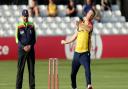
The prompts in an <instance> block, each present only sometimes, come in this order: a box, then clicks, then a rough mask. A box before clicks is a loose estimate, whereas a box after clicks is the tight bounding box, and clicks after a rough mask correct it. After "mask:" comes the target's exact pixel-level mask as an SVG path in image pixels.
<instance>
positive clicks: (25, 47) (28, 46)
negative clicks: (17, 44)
mask: <svg viewBox="0 0 128 89" xmlns="http://www.w3.org/2000/svg"><path fill="white" fill-rule="evenodd" d="M23 49H24V51H25V52H29V51H30V50H31V45H26V46H24V48H23Z"/></svg>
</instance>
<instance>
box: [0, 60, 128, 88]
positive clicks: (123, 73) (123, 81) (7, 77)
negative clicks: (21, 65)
mask: <svg viewBox="0 0 128 89" xmlns="http://www.w3.org/2000/svg"><path fill="white" fill-rule="evenodd" d="M16 67H17V62H16V61H0V89H15V81H16V71H17V69H16ZM91 68H92V82H93V86H94V89H128V60H126V59H125V60H119V59H118V60H114V59H112V60H92V67H91ZM70 71H71V61H59V87H60V89H71V86H70V84H71V83H70ZM47 74H48V61H36V89H47V85H48V84H47V78H48V75H47ZM77 81H78V89H86V85H85V84H86V83H85V77H84V69H83V67H82V66H81V68H80V70H79V72H78V76H77ZM28 86H29V85H28V72H27V66H26V69H25V73H24V82H23V89H29V87H28Z"/></svg>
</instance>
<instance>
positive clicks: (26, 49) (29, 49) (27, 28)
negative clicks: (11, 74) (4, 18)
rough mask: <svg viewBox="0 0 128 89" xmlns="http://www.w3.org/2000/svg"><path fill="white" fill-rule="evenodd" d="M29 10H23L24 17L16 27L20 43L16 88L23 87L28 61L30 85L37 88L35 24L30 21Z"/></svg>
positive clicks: (32, 88)
mask: <svg viewBox="0 0 128 89" xmlns="http://www.w3.org/2000/svg"><path fill="white" fill-rule="evenodd" d="M28 17H29V14H28V10H26V9H24V10H23V11H22V19H23V21H20V22H19V23H18V24H17V27H16V42H17V43H18V65H17V80H16V89H22V83H23V73H24V67H25V62H26V61H27V65H28V72H29V87H30V89H35V51H34V45H35V42H36V36H35V29H34V24H33V23H32V22H29V21H28Z"/></svg>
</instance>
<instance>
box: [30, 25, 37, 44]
mask: <svg viewBox="0 0 128 89" xmlns="http://www.w3.org/2000/svg"><path fill="white" fill-rule="evenodd" d="M35 43H36V31H35V27H34V25H33V27H32V40H31V41H30V45H31V46H34V45H35Z"/></svg>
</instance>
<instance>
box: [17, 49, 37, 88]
mask: <svg viewBox="0 0 128 89" xmlns="http://www.w3.org/2000/svg"><path fill="white" fill-rule="evenodd" d="M26 61H27V65H28V72H29V87H30V89H35V51H34V47H33V48H31V50H30V51H29V52H28V53H26V52H25V51H24V50H23V49H20V48H19V50H18V65H17V80H16V89H22V82H23V73H24V67H25V62H26Z"/></svg>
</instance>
